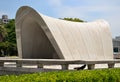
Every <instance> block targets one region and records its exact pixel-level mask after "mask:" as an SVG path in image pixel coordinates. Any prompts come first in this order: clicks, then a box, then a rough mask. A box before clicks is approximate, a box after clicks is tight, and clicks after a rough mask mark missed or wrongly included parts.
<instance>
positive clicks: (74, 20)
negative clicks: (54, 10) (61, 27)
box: [63, 18, 85, 22]
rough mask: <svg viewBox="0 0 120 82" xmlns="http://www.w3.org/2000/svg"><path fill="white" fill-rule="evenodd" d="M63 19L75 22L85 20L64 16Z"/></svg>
mask: <svg viewBox="0 0 120 82" xmlns="http://www.w3.org/2000/svg"><path fill="white" fill-rule="evenodd" d="M63 20H67V21H73V22H85V21H83V20H81V19H79V18H63Z"/></svg>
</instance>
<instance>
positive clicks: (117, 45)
mask: <svg viewBox="0 0 120 82" xmlns="http://www.w3.org/2000/svg"><path fill="white" fill-rule="evenodd" d="M113 51H114V58H116V59H119V58H120V36H117V37H115V38H114V39H113Z"/></svg>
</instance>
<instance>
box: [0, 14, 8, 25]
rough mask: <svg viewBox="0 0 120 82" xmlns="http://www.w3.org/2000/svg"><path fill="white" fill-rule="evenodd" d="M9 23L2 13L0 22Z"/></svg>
mask: <svg viewBox="0 0 120 82" xmlns="http://www.w3.org/2000/svg"><path fill="white" fill-rule="evenodd" d="M7 23H9V19H8V16H7V15H2V18H1V19H0V24H7Z"/></svg>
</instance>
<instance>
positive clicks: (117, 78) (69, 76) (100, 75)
mask: <svg viewBox="0 0 120 82" xmlns="http://www.w3.org/2000/svg"><path fill="white" fill-rule="evenodd" d="M0 82H120V69H119V68H113V69H96V70H82V71H54V72H40V73H33V74H22V75H18V76H17V75H5V76H0Z"/></svg>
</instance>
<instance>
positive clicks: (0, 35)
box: [0, 25, 7, 42]
mask: <svg viewBox="0 0 120 82" xmlns="http://www.w3.org/2000/svg"><path fill="white" fill-rule="evenodd" d="M6 36H7V31H6V29H5V27H4V25H0V42H2V41H3V40H4V38H5V37H6Z"/></svg>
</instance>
